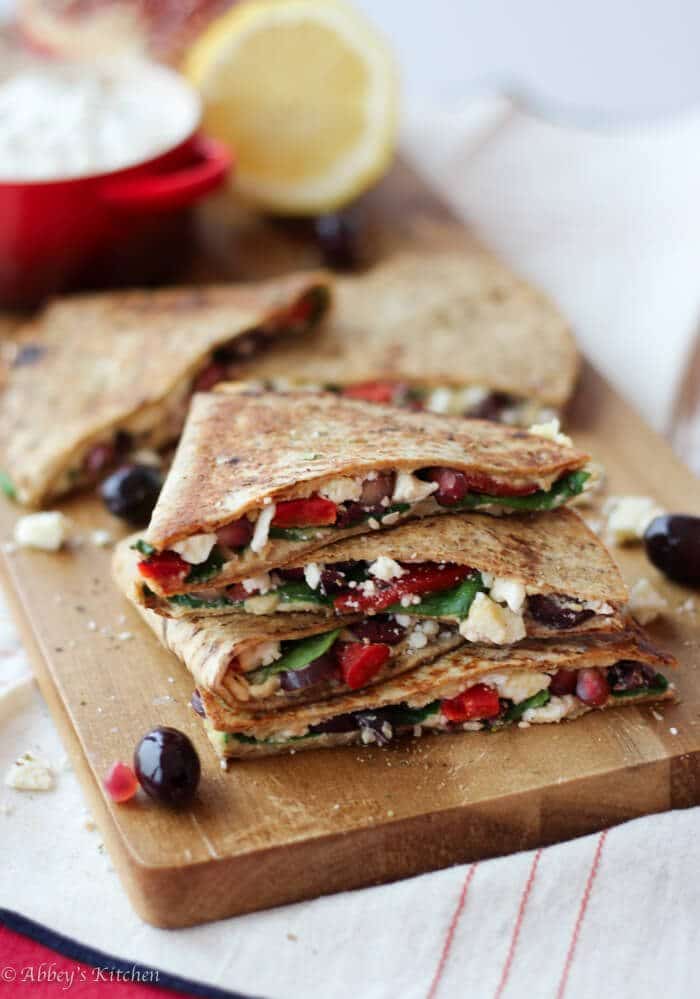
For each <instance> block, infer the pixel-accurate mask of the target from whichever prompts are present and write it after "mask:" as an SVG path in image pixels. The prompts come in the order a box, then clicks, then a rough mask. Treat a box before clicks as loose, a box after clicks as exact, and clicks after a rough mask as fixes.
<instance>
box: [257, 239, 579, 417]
mask: <svg viewBox="0 0 700 999" xmlns="http://www.w3.org/2000/svg"><path fill="white" fill-rule="evenodd" d="M578 366H579V358H578V352H577V350H576V344H575V342H574V338H573V336H572V334H571V331H570V329H569V326H568V324H567V322H566V320H565V319H564V318H563V317H562V316H561V314H560V313H559V312H558V310H557V309H556V308H555V306H554V305H553V304H552V303H551V302H550V301H548V300H547V299H546V298H545V297H544V296H543V295H542V294H540V293H539V292H537V291H535V290H534V289H533V288H531V287H530V286H529V285H528V284H526V283H525V282H524V281H522V280H520V279H519V278H517V277H515V276H514V275H513V274H512V273H511V272H510V271H509V270H508V269H507V268H506V267H504V266H503V264H501V263H500V262H499V261H498V260H495V259H494V258H493V257H491V256H490V255H487V254H486V253H484V252H483V251H479V250H476V251H472V252H461V253H454V252H453V253H445V252H431V253H402V254H399V255H397V256H395V257H392V258H391V259H389V260H388V261H387V262H386V263H384V264H380V265H379V266H378V267H377V268H375V269H374V270H372V271H370V272H369V273H368V274H366V275H362V276H360V277H346V278H339V279H338V281H337V285H336V303H335V309H334V314H333V321H332V322H331V323H329V324H328V325H327V326H326V327H325V329H324V330H323V331H322V332H321V334H320V336H319V337H318V338H314V339H313V341H311V340H310V339H309V338H305V337H300V338H298V339H295V340H293V341H292V340H288V341H285V342H284V343H280V344H279V345H278V346H276V347H274V348H273V349H272V350H270V351H269V352H268V353H267V354H266V356H265V357H264V358H262V360H261V363H260V365H256V366H255V369H254V370H253V368H252V366H251V368H250V369H249V370H247V371H244V373H243V377H246V378H256V379H259V380H260V382H261V384H263V385H265V386H266V387H268V388H274V389H279V388H281V389H289V388H295V387H306V388H312V389H321V388H324V389H326V390H329V389H330V390H332V391H335V392H338V393H340V394H341V395H347V396H350V397H353V398H360V399H366V400H367V401H369V402H379V403H389V404H393V405H400V406H406V407H408V408H411V409H428V410H431V411H432V412H436V413H447V414H451V415H455V416H457V415H459V416H469V417H477V418H483V419H494V420H500V421H502V422H505V423H511V424H517V425H519V426H525V427H528V426H530V425H531V424H532V423H543V422H547V421H548V420H550V419H552V417H553V416H556V415H558V414H559V413H560V412H561V411H562V410H563V408H564V406H565V405H566V403H567V401H568V399H569V397H570V396H571V393H572V391H573V388H574V384H575V381H576V378H577V374H578Z"/></svg>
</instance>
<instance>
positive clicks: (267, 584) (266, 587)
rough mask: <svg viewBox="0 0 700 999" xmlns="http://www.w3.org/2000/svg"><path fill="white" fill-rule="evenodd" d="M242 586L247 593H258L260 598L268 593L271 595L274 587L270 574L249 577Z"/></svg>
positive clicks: (262, 573) (263, 573)
mask: <svg viewBox="0 0 700 999" xmlns="http://www.w3.org/2000/svg"><path fill="white" fill-rule="evenodd" d="M242 586H243V589H244V590H245V591H246V593H255V592H258V593H259V594H260V596H264V595H265V594H266V593H269V591H270V589H271V587H272V580H271V579H270V573H269V572H261V573H259V575H257V576H249V577H248V579H244V580H243V582H242Z"/></svg>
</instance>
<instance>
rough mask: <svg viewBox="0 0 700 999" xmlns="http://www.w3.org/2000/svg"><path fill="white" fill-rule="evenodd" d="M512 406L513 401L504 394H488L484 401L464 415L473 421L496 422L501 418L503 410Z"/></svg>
mask: <svg viewBox="0 0 700 999" xmlns="http://www.w3.org/2000/svg"><path fill="white" fill-rule="evenodd" d="M512 404H513V400H512V399H511V397H510V396H509V395H506V394H505V392H489V394H488V395H487V396H486V398H485V399H483V400H482V401H481V402H480V403H479V404H478V405H477V406H475V407H474V408H473V409H470V410H469V411H468V412H467V413H465V414H464V415H465V416H471V417H472V418H473V419H475V420H494V421H495V422H498V421H499V420H501V419H502V418H503V410H504V409H508V407H509V406H512Z"/></svg>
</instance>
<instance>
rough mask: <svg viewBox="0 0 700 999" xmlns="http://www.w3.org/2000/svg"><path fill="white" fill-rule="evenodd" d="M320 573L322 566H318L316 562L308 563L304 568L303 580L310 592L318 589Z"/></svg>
mask: <svg viewBox="0 0 700 999" xmlns="http://www.w3.org/2000/svg"><path fill="white" fill-rule="evenodd" d="M322 571H323V566H320V565H319V564H318V562H309V564H308V565H305V566H304V579H305V580H306V585H307V586H309V587H310V588H311V589H312V590H316V589H318V587H319V585H320V583H321V572H322Z"/></svg>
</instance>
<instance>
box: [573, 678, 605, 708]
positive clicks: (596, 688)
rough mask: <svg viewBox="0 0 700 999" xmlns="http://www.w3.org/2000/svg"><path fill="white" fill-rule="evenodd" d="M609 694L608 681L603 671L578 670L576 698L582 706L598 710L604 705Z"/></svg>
mask: <svg viewBox="0 0 700 999" xmlns="http://www.w3.org/2000/svg"><path fill="white" fill-rule="evenodd" d="M609 694H610V687H609V685H608V679H607V676H606V675H605V670H602V669H580V670H579V671H578V676H577V678H576V696H577V697H578V698H579V699H580V700H582V701H583V703H584V704H590V706H591V707H594V708H598V707H600V705H601V704H605V702H606V701H607V699H608V696H609Z"/></svg>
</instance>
